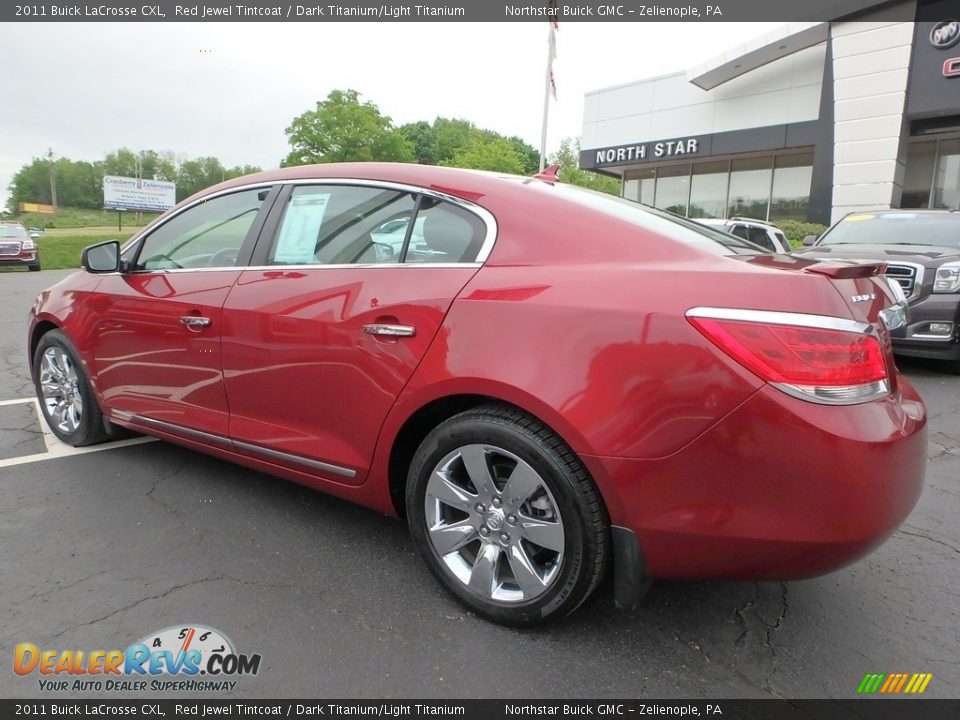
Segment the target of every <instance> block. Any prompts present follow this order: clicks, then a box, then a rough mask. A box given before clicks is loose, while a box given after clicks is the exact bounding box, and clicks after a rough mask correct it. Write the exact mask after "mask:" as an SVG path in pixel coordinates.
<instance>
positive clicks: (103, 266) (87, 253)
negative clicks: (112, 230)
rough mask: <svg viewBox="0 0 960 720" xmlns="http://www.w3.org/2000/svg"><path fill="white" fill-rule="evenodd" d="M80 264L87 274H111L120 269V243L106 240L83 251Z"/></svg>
mask: <svg viewBox="0 0 960 720" xmlns="http://www.w3.org/2000/svg"><path fill="white" fill-rule="evenodd" d="M80 264H81V265H82V266H83V269H84V270H86V271H87V272H88V273H111V272H117V271H118V270H119V269H120V241H119V240H107V242H102V243H97V244H96V245H91V246H90V247H86V248H84V249H83V255H81V258H80Z"/></svg>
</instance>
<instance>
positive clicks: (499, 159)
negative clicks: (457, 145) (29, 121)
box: [440, 137, 524, 175]
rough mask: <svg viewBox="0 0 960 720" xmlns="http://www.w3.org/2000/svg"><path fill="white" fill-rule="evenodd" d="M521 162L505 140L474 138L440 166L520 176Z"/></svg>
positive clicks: (512, 147) (514, 148)
mask: <svg viewBox="0 0 960 720" xmlns="http://www.w3.org/2000/svg"><path fill="white" fill-rule="evenodd" d="M523 160H524V158H523V157H522V156H521V155H520V153H519V152H517V149H516V147H514V145H513V144H512V143H511V142H510V141H509V140H507V139H506V138H502V137H496V138H491V139H484V138H481V137H475V138H474V139H473V140H471V141H470V144H469V145H467V146H466V147H464V148H462V149H460V150H458V151H457V152H456V153H455V154H454V156H453V158H452V159H450V160H449V161H443V162H441V163H440V164H441V165H448V166H450V167H460V168H474V169H476V170H494V171H496V172H503V173H512V174H514V175H522V174H524V165H523Z"/></svg>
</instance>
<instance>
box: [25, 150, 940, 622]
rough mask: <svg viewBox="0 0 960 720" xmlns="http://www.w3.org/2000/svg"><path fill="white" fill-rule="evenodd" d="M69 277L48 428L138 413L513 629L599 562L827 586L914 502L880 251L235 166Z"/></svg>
mask: <svg viewBox="0 0 960 720" xmlns="http://www.w3.org/2000/svg"><path fill="white" fill-rule="evenodd" d="M398 220H400V221H403V224H401V225H399V226H398V224H397V222H396V221H398ZM403 227H406V231H405V232H404V231H403V230H402V228H403ZM378 239H379V241H378ZM83 264H84V268H85V271H84V272H79V273H77V274H75V275H73V276H71V277H69V278H67V279H66V280H64V281H62V282H60V283H58V284H57V285H55V286H53V287H52V288H50V289H49V290H47V291H45V292H43V293H41V295H40V296H39V297H38V298H37V300H36V303H35V304H34V306H33V311H32V322H31V324H30V334H29V338H28V342H29V357H30V362H31V367H32V370H33V376H34V378H35V381H36V388H37V393H38V395H39V398H40V400H41V405H42V407H43V408H44V412H45V414H46V419H47V422H49V424H50V426H51V428H52V430H53V432H54V433H56V434H57V436H58V437H60V438H61V439H62V440H64V441H65V442H68V443H71V444H73V445H86V444H90V443H94V442H98V441H101V440H103V439H105V438H107V437H109V436H110V434H111V433H112V432H114V430H115V429H116V428H117V426H122V427H125V428H130V429H133V430H136V431H138V432H142V433H148V434H151V435H155V436H158V437H161V438H163V439H165V440H169V441H172V442H176V443H180V444H182V445H185V446H187V447H190V448H194V449H197V450H201V451H204V452H208V453H211V454H213V455H216V456H219V457H222V458H226V459H229V460H232V461H235V462H238V463H242V464H244V465H247V466H249V467H253V468H257V469H259V470H263V471H266V472H269V473H273V474H275V475H279V476H282V477H285V478H289V479H291V480H295V481H297V482H300V483H304V484H306V485H310V486H312V487H315V488H317V489H319V490H323V491H324V492H328V493H331V494H334V495H337V496H339V497H342V498H346V499H348V500H352V501H354V502H357V503H361V504H363V505H366V506H368V507H370V508H373V509H375V510H378V511H380V512H383V513H387V514H390V515H398V516H404V517H406V520H407V522H408V523H409V526H410V530H411V533H412V535H413V538H414V541H415V543H416V546H417V547H418V549H419V551H420V553H421V554H422V555H423V558H424V560H425V561H426V563H427V565H428V566H429V567H430V569H431V570H432V571H433V572H434V574H435V575H436V576H437V578H438V579H439V580H440V582H441V583H442V584H443V585H445V586H446V587H447V589H448V590H450V591H451V592H452V593H453V594H454V595H455V596H456V597H457V598H458V599H459V600H460V601H461V602H463V603H464V604H465V605H467V606H468V607H470V608H472V609H473V610H474V611H476V612H477V613H479V614H481V615H483V616H485V617H487V618H490V619H492V620H495V621H498V622H505V623H511V624H516V625H524V624H534V623H538V622H543V621H545V620H549V619H552V618H556V617H559V616H563V615H565V614H567V613H569V612H571V611H573V610H574V609H575V608H576V607H577V606H578V605H580V604H581V603H582V602H583V601H584V600H585V599H586V598H587V597H588V596H589V595H590V593H591V592H592V591H593V590H594V588H595V587H596V586H597V584H598V583H599V582H600V580H601V579H602V578H603V576H604V574H605V573H606V572H608V571H610V570H612V572H613V574H614V588H615V594H616V598H617V601H618V603H619V604H621V605H628V606H632V605H635V604H636V603H637V602H638V601H639V598H640V596H641V595H642V593H643V591H644V590H645V588H646V586H647V585H648V582H649V579H650V578H757V579H759V578H769V579H773V578H777V579H787V578H802V577H808V576H812V575H817V574H820V573H824V572H828V571H830V570H833V569H835V568H838V567H840V566H843V565H845V564H847V563H850V562H852V561H853V560H855V559H857V558H859V557H861V556H863V555H864V554H866V553H867V552H869V551H870V550H871V549H873V548H875V547H876V546H877V545H878V544H879V543H880V542H882V541H883V540H884V539H885V538H886V537H887V536H888V535H890V533H892V532H893V531H894V529H895V528H896V527H897V526H898V525H899V524H900V523H901V522H902V521H903V520H904V518H905V517H906V516H907V514H908V513H909V512H910V510H911V509H912V508H913V506H914V504H915V503H916V501H917V498H918V496H919V494H920V491H921V487H922V483H923V474H924V468H925V464H926V434H925V424H926V416H925V410H924V406H923V403H922V401H921V400H920V398H919V397H918V396H917V393H916V392H915V391H914V389H913V388H912V387H911V386H910V384H909V383H908V382H907V381H906V380H904V379H903V378H902V377H901V376H900V375H899V373H898V372H897V369H896V367H895V365H894V362H893V355H892V353H891V349H890V347H891V346H890V330H891V329H893V328H896V327H897V326H899V325H900V324H902V323H903V322H904V317H903V312H904V310H903V305H902V303H900V302H898V296H897V295H896V293H895V290H894V289H893V288H892V287H891V286H890V284H888V283H887V281H886V280H885V279H884V277H883V275H882V271H883V265H882V264H853V263H846V262H820V261H815V260H804V259H799V258H793V257H788V256H782V255H772V254H769V253H766V252H764V251H763V250H762V249H761V248H759V247H757V246H754V245H751V244H749V243H748V242H746V241H742V240H739V239H738V238H735V237H731V236H729V235H726V234H722V233H718V232H715V231H713V230H711V229H709V228H706V227H703V226H701V225H698V224H696V223H694V222H691V221H688V220H685V219H683V218H678V217H676V216H673V215H671V214H668V213H665V212H662V211H659V210H656V209H653V208H649V207H644V206H640V205H636V204H634V203H630V202H627V201H623V200H620V199H617V198H613V197H609V196H605V195H598V194H595V193H591V192H587V191H584V190H581V189H578V188H574V187H570V186H565V185H562V184H560V183H555V182H553V181H552V180H551V178H550V177H549V176H546V177H545V178H542V179H535V178H520V177H507V176H501V175H497V174H492V173H480V172H472V171H463V170H455V169H449V168H436V167H426V166H407V165H393V164H346V165H335V164H331V165H322V166H313V167H297V168H289V169H285V170H280V171H276V172H268V173H261V174H258V175H253V176H249V177H244V178H239V179H236V180H231V181H229V182H227V183H224V184H221V185H218V186H216V187H214V188H211V189H209V190H207V191H205V192H203V193H200V194H198V195H196V196H194V197H192V198H190V199H188V200H186V201H185V202H183V203H181V204H180V205H179V206H178V207H176V208H175V209H173V210H171V211H170V212H168V213H167V214H165V215H164V216H163V217H161V218H160V219H158V220H157V221H155V222H154V223H153V224H152V225H151V226H150V227H148V228H146V229H145V230H144V231H143V232H141V233H140V234H139V235H138V236H137V237H135V238H133V239H132V240H131V241H130V242H129V243H128V244H127V245H126V246H125V247H124V248H123V250H122V252H121V251H120V247H119V244H118V243H116V242H112V243H103V244H100V245H97V246H93V247H91V248H88V249H87V250H86V251H85V252H84V258H83Z"/></svg>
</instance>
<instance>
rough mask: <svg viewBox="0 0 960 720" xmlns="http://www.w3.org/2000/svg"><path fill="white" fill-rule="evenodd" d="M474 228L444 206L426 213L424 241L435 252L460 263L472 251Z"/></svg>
mask: <svg viewBox="0 0 960 720" xmlns="http://www.w3.org/2000/svg"><path fill="white" fill-rule="evenodd" d="M473 239H474V229H473V226H472V225H471V224H470V223H469V222H468V221H467V220H466V219H465V218H462V217H460V216H459V215H455V214H454V213H452V212H450V211H448V210H447V209H446V208H444V207H443V206H442V205H441V206H439V207H435V208H431V209H430V210H428V211H427V212H426V219H425V220H424V221H423V241H424V242H425V243H426V244H427V247H428V248H430V249H431V250H433V251H434V252H440V253H444V254H445V255H447V256H448V257H447V258H446V259H447V260H449V261H450V262H460V261H462V260H463V259H464V257H465V256H466V255H467V254H468V253H469V252H470V251H471V249H472V248H471V245H472V243H473Z"/></svg>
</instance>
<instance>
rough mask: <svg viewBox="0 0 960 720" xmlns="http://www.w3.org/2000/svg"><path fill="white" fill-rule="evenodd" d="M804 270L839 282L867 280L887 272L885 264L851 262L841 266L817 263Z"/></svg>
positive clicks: (830, 263) (834, 263) (831, 263)
mask: <svg viewBox="0 0 960 720" xmlns="http://www.w3.org/2000/svg"><path fill="white" fill-rule="evenodd" d="M804 270H805V271H806V272H811V273H817V274H818V275H826V276H827V277H831V278H836V279H838V280H840V279H844V278H867V277H875V276H877V275H883V274H884V273H885V272H886V271H887V264H886V263H885V262H863V263H858V262H852V261H851V262H844V263H843V264H840V263H836V262H818V263H814V264H813V265H810V266H809V267H805V268H804Z"/></svg>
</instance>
